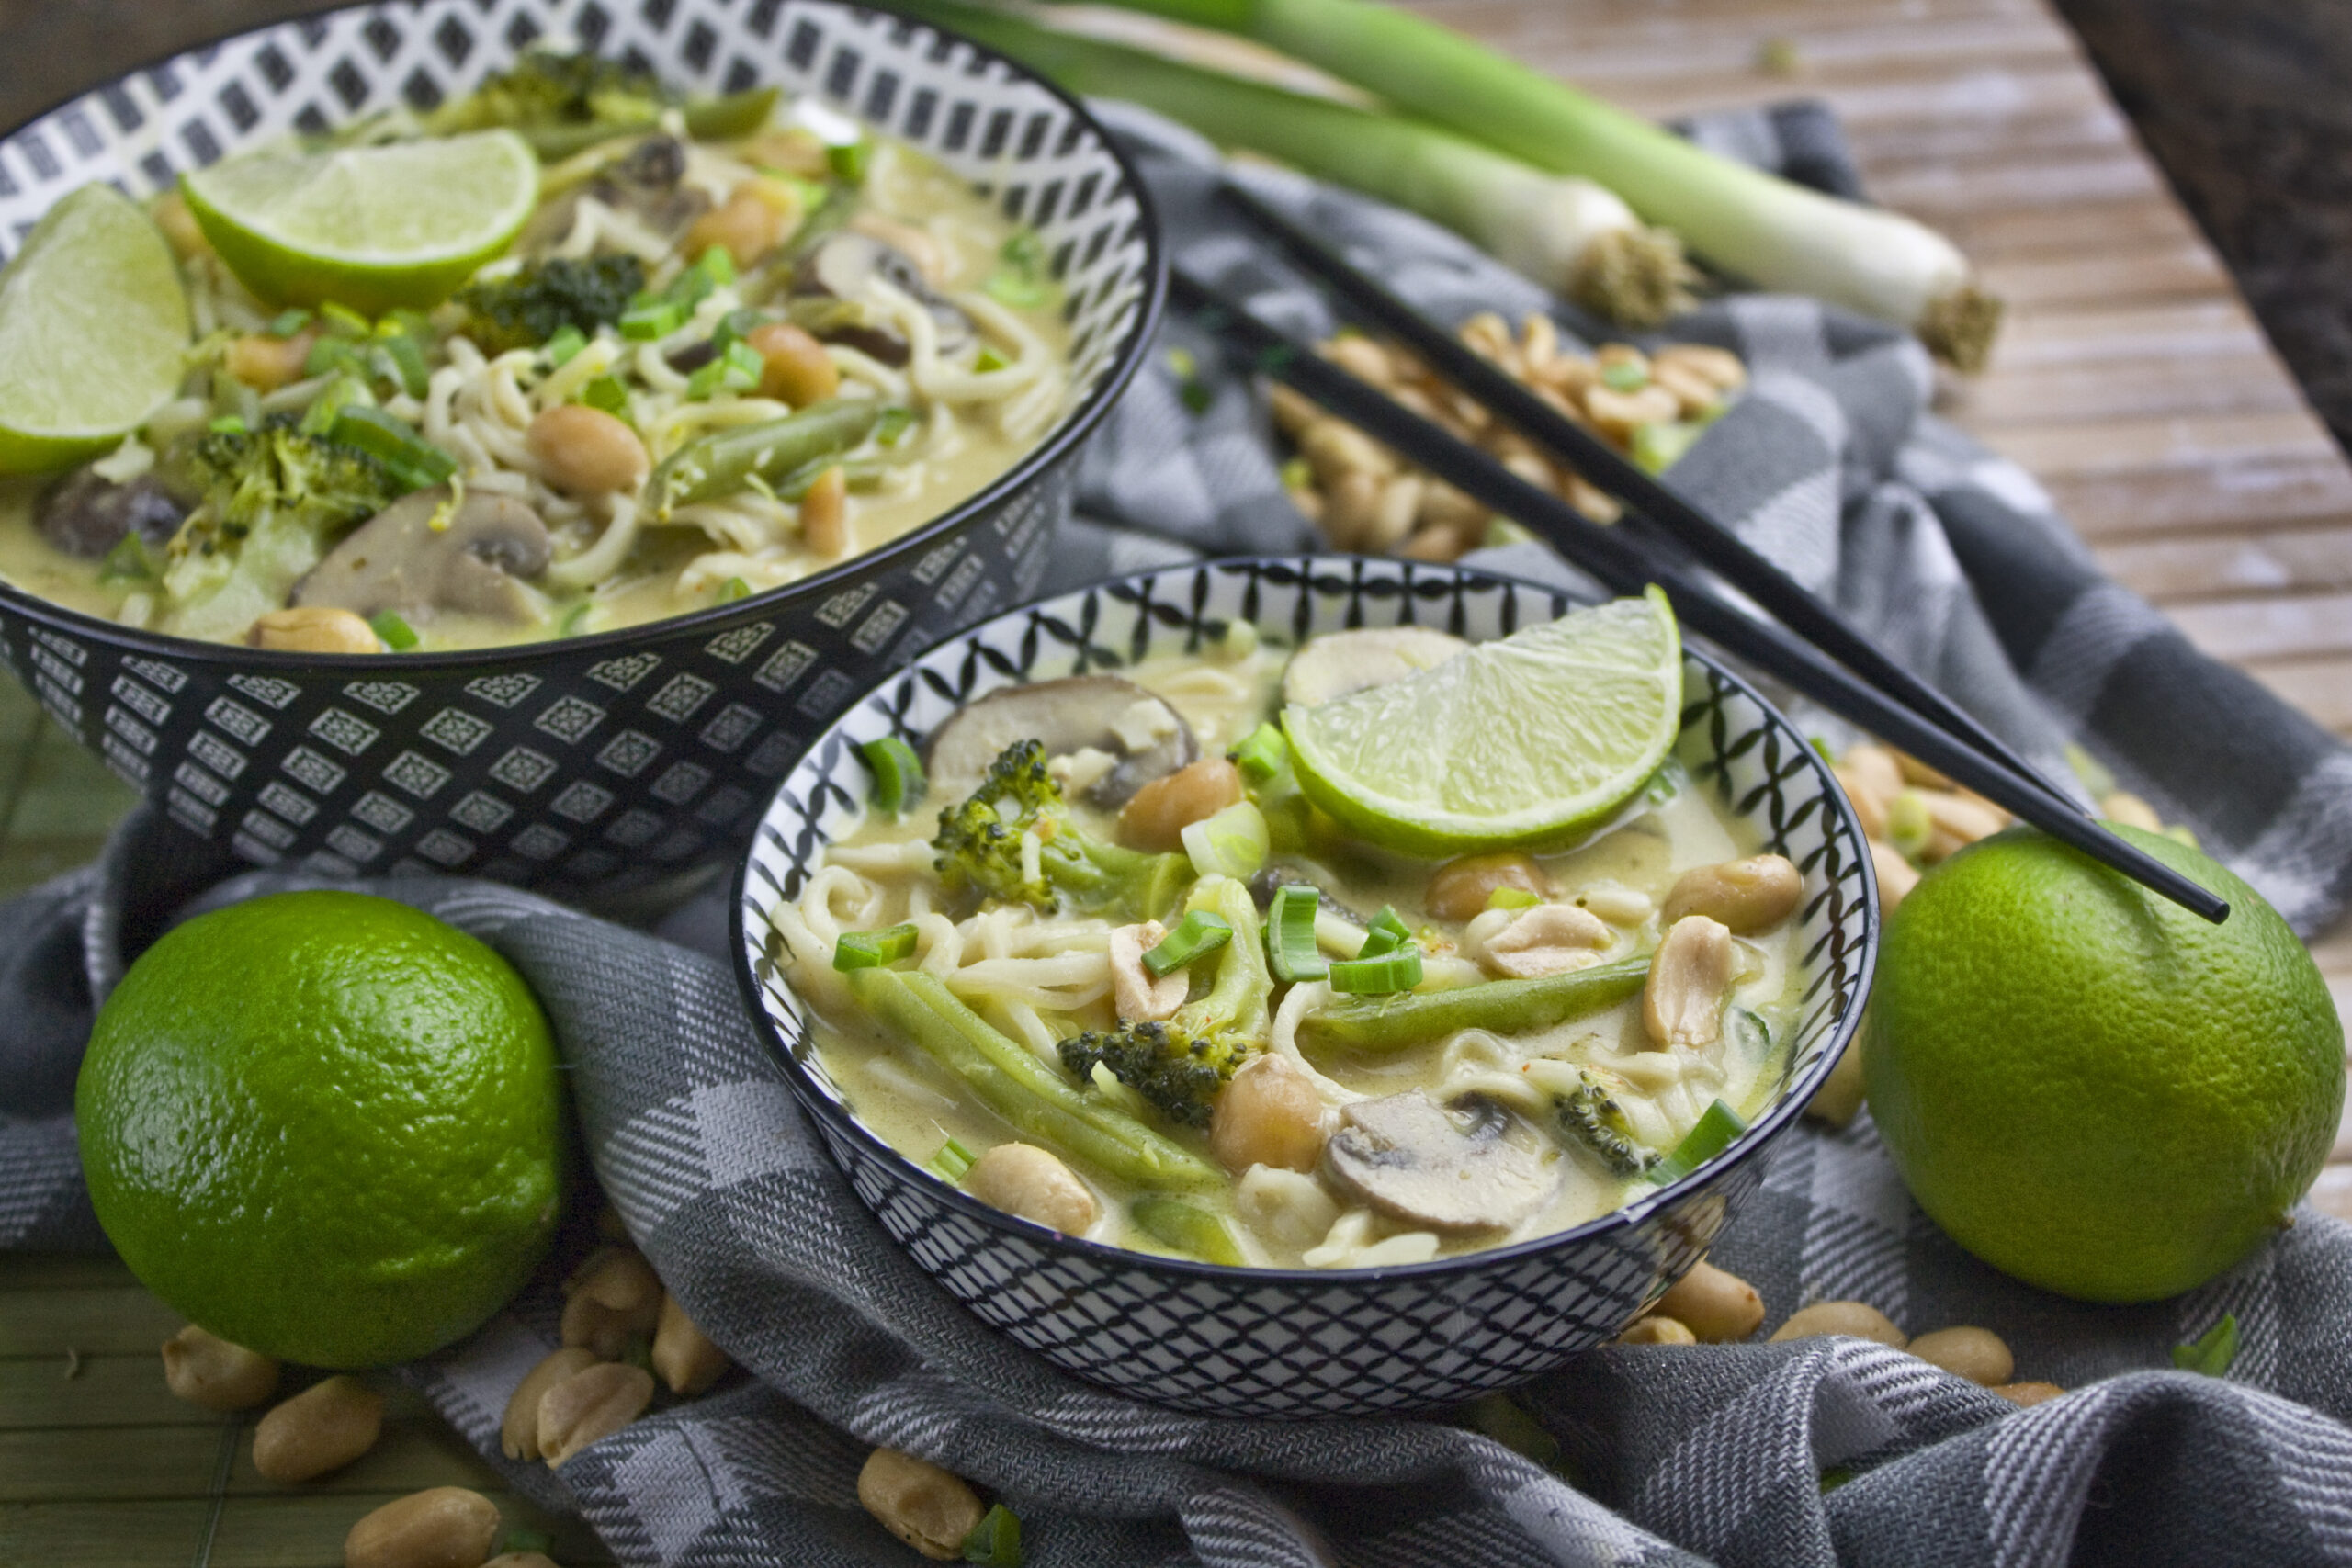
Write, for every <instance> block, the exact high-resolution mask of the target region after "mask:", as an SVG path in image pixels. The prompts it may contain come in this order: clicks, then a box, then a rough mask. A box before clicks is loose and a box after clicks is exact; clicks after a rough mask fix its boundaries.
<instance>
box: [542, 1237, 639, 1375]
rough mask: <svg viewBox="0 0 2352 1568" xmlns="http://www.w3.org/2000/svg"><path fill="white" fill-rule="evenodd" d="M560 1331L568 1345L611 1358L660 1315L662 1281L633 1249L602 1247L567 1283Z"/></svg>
mask: <svg viewBox="0 0 2352 1568" xmlns="http://www.w3.org/2000/svg"><path fill="white" fill-rule="evenodd" d="M564 1291H565V1293H566V1296H567V1299H566V1300H565V1302H564V1303H563V1322H562V1327H561V1333H562V1336H563V1342H564V1343H565V1344H566V1345H579V1346H585V1347H586V1348H589V1349H591V1350H594V1352H595V1353H596V1358H597V1359H599V1360H611V1359H613V1358H615V1357H616V1356H618V1355H620V1354H621V1353H622V1352H624V1351H626V1350H627V1349H628V1342H629V1341H630V1340H631V1339H633V1338H635V1337H638V1336H639V1335H649V1334H651V1333H652V1332H653V1325H654V1324H655V1323H656V1322H657V1321H659V1319H660V1318H661V1316H662V1281H661V1280H658V1279H656V1278H655V1277H654V1273H653V1269H652V1266H651V1265H650V1264H649V1263H647V1262H646V1261H645V1259H644V1258H641V1257H639V1256H638V1254H637V1252H636V1251H635V1250H634V1249H633V1248H629V1247H603V1248H600V1249H599V1250H598V1251H597V1252H595V1253H594V1255H593V1256H591V1257H590V1258H589V1259H588V1261H587V1262H585V1263H583V1264H582V1265H581V1266H580V1269H579V1270H578V1271H577V1272H576V1273H574V1274H573V1275H572V1277H571V1279H570V1280H567V1281H566V1282H565V1285H564Z"/></svg>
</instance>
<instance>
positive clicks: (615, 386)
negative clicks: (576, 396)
mask: <svg viewBox="0 0 2352 1568" xmlns="http://www.w3.org/2000/svg"><path fill="white" fill-rule="evenodd" d="M580 400H581V401H582V402H583V403H585V404H587V405H588V406H589V407H590V408H592V409H602V410H604V411H605V412H606V413H609V414H618V415H620V416H621V417H623V418H627V417H628V388H627V387H624V386H622V385H621V380H620V378H619V377H617V376H599V377H597V378H595V379H594V380H593V381H591V382H589V383H588V384H587V385H586V386H584V387H582V388H581V389H580Z"/></svg>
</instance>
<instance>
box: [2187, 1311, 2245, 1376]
mask: <svg viewBox="0 0 2352 1568" xmlns="http://www.w3.org/2000/svg"><path fill="white" fill-rule="evenodd" d="M2236 1359H2238V1314H2235V1313H2224V1314H2222V1321H2221V1322H2219V1323H2217V1324H2215V1325H2213V1326H2212V1327H2211V1328H2209V1329H2207V1330H2206V1331H2205V1332H2204V1333H2203V1334H2200V1335H2199V1336H2198V1337H2196V1338H2195V1339H2193V1340H2191V1341H2189V1342H2188V1344H2186V1345H2176V1346H2174V1347H2173V1348H2172V1364H2173V1365H2174V1366H2176V1367H2178V1368H2179V1369H2180V1370H2181V1371H2186V1372H2202V1373H2204V1374H2205V1375H2206V1376H2207V1377H2209V1378H2218V1377H2220V1376H2221V1375H2222V1373H2224V1372H2226V1371H2229V1370H2230V1363H2231V1362H2233V1361H2234V1360H2236Z"/></svg>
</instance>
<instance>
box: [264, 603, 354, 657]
mask: <svg viewBox="0 0 2352 1568" xmlns="http://www.w3.org/2000/svg"><path fill="white" fill-rule="evenodd" d="M245 644H246V646H247V647H249V648H269V649H277V650H278V651H279V652H281V653H381V652H383V651H384V644H383V642H382V640H381V639H380V638H379V637H377V636H376V628H375V627H373V626H369V625H368V623H367V622H366V621H363V620H361V619H360V618H359V617H358V616H357V615H353V614H352V613H351V612H350V611H348V610H336V609H330V608H328V607H327V606H325V605H322V604H301V605H297V606H295V607H294V608H292V609H288V610H270V611H267V612H265V613H264V614H263V615H261V616H260V617H259V618H258V619H256V620H255V621H254V624H253V626H252V628H251V629H250V630H248V631H247V632H246V633H245Z"/></svg>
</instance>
